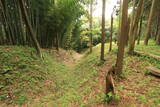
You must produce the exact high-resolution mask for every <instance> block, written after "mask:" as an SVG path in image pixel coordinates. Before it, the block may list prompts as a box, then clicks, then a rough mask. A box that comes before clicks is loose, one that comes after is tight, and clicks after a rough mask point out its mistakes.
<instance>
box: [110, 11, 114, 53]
mask: <svg viewBox="0 0 160 107" xmlns="http://www.w3.org/2000/svg"><path fill="white" fill-rule="evenodd" d="M112 37H113V13H112V14H111V31H110V46H109V52H110V51H111V50H112Z"/></svg>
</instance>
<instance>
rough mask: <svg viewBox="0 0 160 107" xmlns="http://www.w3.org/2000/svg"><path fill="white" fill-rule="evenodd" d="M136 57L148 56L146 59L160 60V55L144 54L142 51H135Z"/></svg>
mask: <svg viewBox="0 0 160 107" xmlns="http://www.w3.org/2000/svg"><path fill="white" fill-rule="evenodd" d="M135 55H139V56H146V57H150V58H154V59H158V60H160V56H158V55H153V54H149V53H144V52H140V51H135Z"/></svg>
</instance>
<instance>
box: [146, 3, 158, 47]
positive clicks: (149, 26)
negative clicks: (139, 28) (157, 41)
mask: <svg viewBox="0 0 160 107" xmlns="http://www.w3.org/2000/svg"><path fill="white" fill-rule="evenodd" d="M155 6H156V0H152V6H151V10H150V15H149V19H148V23H147V30H146V35H145V40H144V44H145V45H148V40H149V38H150V33H151V25H152V20H153V14H154V10H155Z"/></svg>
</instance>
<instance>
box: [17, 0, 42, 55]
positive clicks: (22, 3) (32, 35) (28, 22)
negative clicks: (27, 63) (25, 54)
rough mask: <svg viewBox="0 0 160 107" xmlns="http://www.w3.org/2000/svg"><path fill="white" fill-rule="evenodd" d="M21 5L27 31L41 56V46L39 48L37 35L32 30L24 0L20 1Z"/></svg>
mask: <svg viewBox="0 0 160 107" xmlns="http://www.w3.org/2000/svg"><path fill="white" fill-rule="evenodd" d="M19 4H20V8H21V12H22V15H23V18H24V21H25V23H26V26H27V29H28V31H29V32H30V34H31V35H30V36H31V39H32V41H33V44H34V47H35V49H36V50H37V54H38V55H39V56H40V57H42V56H41V50H40V46H39V43H38V41H37V39H36V34H35V32H34V31H33V29H32V26H31V23H30V21H29V18H28V15H27V11H26V8H25V4H24V0H19Z"/></svg>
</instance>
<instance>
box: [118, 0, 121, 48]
mask: <svg viewBox="0 0 160 107" xmlns="http://www.w3.org/2000/svg"><path fill="white" fill-rule="evenodd" d="M119 11H120V12H119V24H118V32H117V45H118V44H119V39H120V33H121V16H122V14H121V13H122V0H120V10H119Z"/></svg>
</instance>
